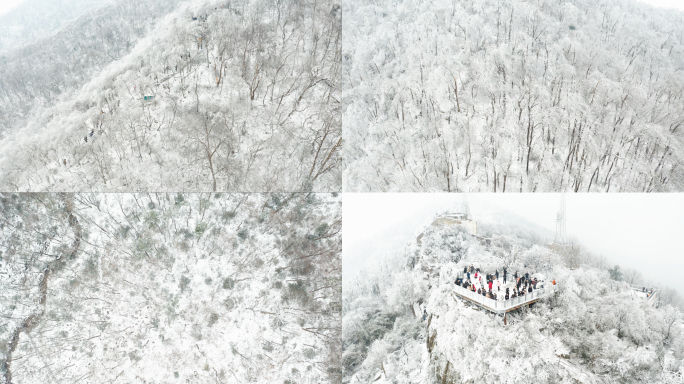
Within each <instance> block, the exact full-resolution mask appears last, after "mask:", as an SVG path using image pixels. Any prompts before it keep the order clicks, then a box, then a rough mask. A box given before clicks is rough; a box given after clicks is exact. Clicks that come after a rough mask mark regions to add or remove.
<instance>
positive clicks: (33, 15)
mask: <svg viewBox="0 0 684 384" xmlns="http://www.w3.org/2000/svg"><path fill="white" fill-rule="evenodd" d="M111 1H112V0H26V1H23V2H22V3H20V4H19V5H17V6H16V7H15V8H12V9H11V10H10V11H9V12H7V13H5V14H4V15H2V16H0V55H2V53H4V52H7V51H11V50H13V49H16V48H21V47H25V46H27V45H29V44H31V43H33V42H35V41H36V40H38V39H40V38H42V37H45V36H48V35H50V34H52V33H54V32H55V31H56V30H58V29H59V28H60V27H61V26H63V25H64V24H66V23H68V22H70V21H72V20H74V19H75V18H77V17H79V16H81V15H82V14H84V13H86V12H89V11H93V10H95V9H97V8H98V7H100V6H102V5H105V4H107V3H109V2H111Z"/></svg>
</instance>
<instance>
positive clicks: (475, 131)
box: [343, 0, 684, 192]
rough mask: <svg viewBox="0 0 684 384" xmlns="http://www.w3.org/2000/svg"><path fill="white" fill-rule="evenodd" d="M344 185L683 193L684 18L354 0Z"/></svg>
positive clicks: (601, 2) (601, 3) (608, 0)
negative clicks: (677, 191) (679, 191)
mask: <svg viewBox="0 0 684 384" xmlns="http://www.w3.org/2000/svg"><path fill="white" fill-rule="evenodd" d="M345 5H346V8H345V9H344V14H345V17H344V30H345V33H344V57H343V65H344V68H345V72H344V73H345V81H344V82H343V84H344V85H345V87H346V88H345V91H344V92H343V95H344V97H343V102H344V105H345V111H344V113H343V116H344V117H343V121H344V127H345V139H346V143H347V145H346V147H345V148H346V149H345V151H346V152H345V176H344V183H345V188H348V189H349V190H352V191H464V192H468V191H489V192H502V191H510V192H513V191H516V192H517V191H530V192H532V191H537V192H542V191H578V192H579V191H611V192H618V191H676V190H682V189H684V172H683V171H684V170H683V169H682V162H683V161H684V150H683V147H682V139H683V138H684V136H683V135H684V113H683V112H682V111H684V94H683V93H682V89H683V88H684V40H683V38H682V36H684V12H677V11H669V10H663V9H654V8H653V7H651V6H648V5H646V4H643V3H640V2H637V1H633V0H560V1H558V0H538V1H537V0H535V1H526V0H479V1H470V0H455V1H441V0H431V1H423V2H416V1H409V0H393V1H385V2H380V3H368V2H364V1H350V2H346V3H345Z"/></svg>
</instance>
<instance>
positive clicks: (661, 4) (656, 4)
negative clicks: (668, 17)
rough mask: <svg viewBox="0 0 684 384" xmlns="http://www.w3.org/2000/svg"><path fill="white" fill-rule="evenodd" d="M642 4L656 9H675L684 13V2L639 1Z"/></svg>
mask: <svg viewBox="0 0 684 384" xmlns="http://www.w3.org/2000/svg"><path fill="white" fill-rule="evenodd" d="M639 1H641V2H642V3H647V4H651V5H653V6H654V7H663V8H675V9H679V10H683V11H684V1H682V0H639Z"/></svg>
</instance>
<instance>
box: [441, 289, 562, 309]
mask: <svg viewBox="0 0 684 384" xmlns="http://www.w3.org/2000/svg"><path fill="white" fill-rule="evenodd" d="M557 290H558V287H557V286H555V285H551V286H548V287H544V288H538V289H535V290H533V291H532V292H528V293H526V294H524V295H520V296H518V297H514V298H511V299H508V300H494V299H490V298H489V297H486V296H482V295H481V294H478V293H477V292H473V291H470V290H468V289H465V288H463V287H461V286H458V285H457V286H455V287H454V292H455V293H457V294H458V295H460V296H463V297H465V298H467V299H469V300H471V301H473V302H475V303H477V304H479V305H481V306H483V307H486V308H487V309H489V310H491V311H493V312H497V313H503V312H508V311H509V310H511V309H513V308H516V307H519V306H521V305H524V304H526V303H529V302H532V301H535V300H539V299H541V298H544V297H547V296H551V295H552V294H554V293H555V292H556V291H557Z"/></svg>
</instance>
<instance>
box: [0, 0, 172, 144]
mask: <svg viewBox="0 0 684 384" xmlns="http://www.w3.org/2000/svg"><path fill="white" fill-rule="evenodd" d="M66 1H67V0H65V3H64V4H52V5H50V6H43V5H42V3H38V4H35V5H36V6H37V7H38V8H39V10H32V11H31V13H30V14H31V15H33V14H37V13H39V12H45V14H44V13H40V14H41V15H44V17H48V18H51V17H57V16H51V15H53V13H54V12H57V11H56V10H55V9H53V7H54V6H64V7H70V8H72V7H73V8H80V7H85V6H87V5H90V6H91V7H94V5H95V4H94V3H93V4H90V3H88V2H84V3H78V4H79V5H77V4H71V3H67V2H66ZM180 1H181V0H170V1H164V2H160V1H157V0H136V1H133V0H119V1H116V2H113V3H111V4H108V5H104V6H102V7H99V8H97V7H94V9H92V10H90V11H89V12H86V13H85V14H83V15H81V16H80V17H78V18H77V19H75V20H73V21H71V22H68V23H66V24H65V25H63V26H62V27H61V28H60V29H58V30H57V31H55V32H54V33H53V34H51V35H50V34H48V35H45V36H42V37H41V38H40V39H38V40H37V41H33V42H31V43H30V44H27V45H23V46H22V47H20V48H15V49H14V50H11V51H9V52H5V53H3V54H2V55H0V64H1V65H0V137H5V136H7V135H10V134H11V133H13V132H15V131H16V130H17V129H19V128H20V127H22V126H25V125H26V124H27V122H29V121H31V119H33V118H35V117H36V116H37V115H38V114H40V112H41V111H42V110H43V109H44V108H49V107H52V106H54V105H55V104H56V103H58V102H59V101H60V100H65V99H66V100H68V99H70V98H71V97H73V94H74V92H75V91H77V90H78V89H79V88H81V87H82V86H83V85H84V84H85V83H87V82H88V81H90V79H91V77H92V76H94V75H97V74H98V73H99V72H101V71H102V69H103V68H105V67H107V65H109V64H110V63H112V62H114V61H116V60H118V59H120V58H122V57H124V56H125V55H127V54H129V53H130V52H131V49H132V48H133V47H134V46H135V45H136V43H137V42H138V40H140V39H141V38H142V37H144V36H145V35H146V34H147V33H149V32H150V31H151V30H152V29H153V28H154V26H155V25H156V23H157V22H158V20H159V19H160V18H161V17H163V16H164V15H167V14H168V13H169V12H171V11H173V10H174V9H176V7H177V6H178V4H179V3H180ZM100 3H102V2H100ZM33 5H34V4H33V2H30V1H29V2H26V3H24V4H22V5H21V7H24V6H33ZM65 12H67V11H65ZM27 17H28V16H27ZM31 19H32V20H34V22H37V21H38V20H39V19H40V18H33V17H32V18H31ZM11 20H16V19H15V18H14V17H12V19H11ZM17 22H19V23H21V24H22V25H25V26H26V27H27V28H29V29H30V28H31V27H30V23H24V21H23V19H22V17H19V21H17Z"/></svg>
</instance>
